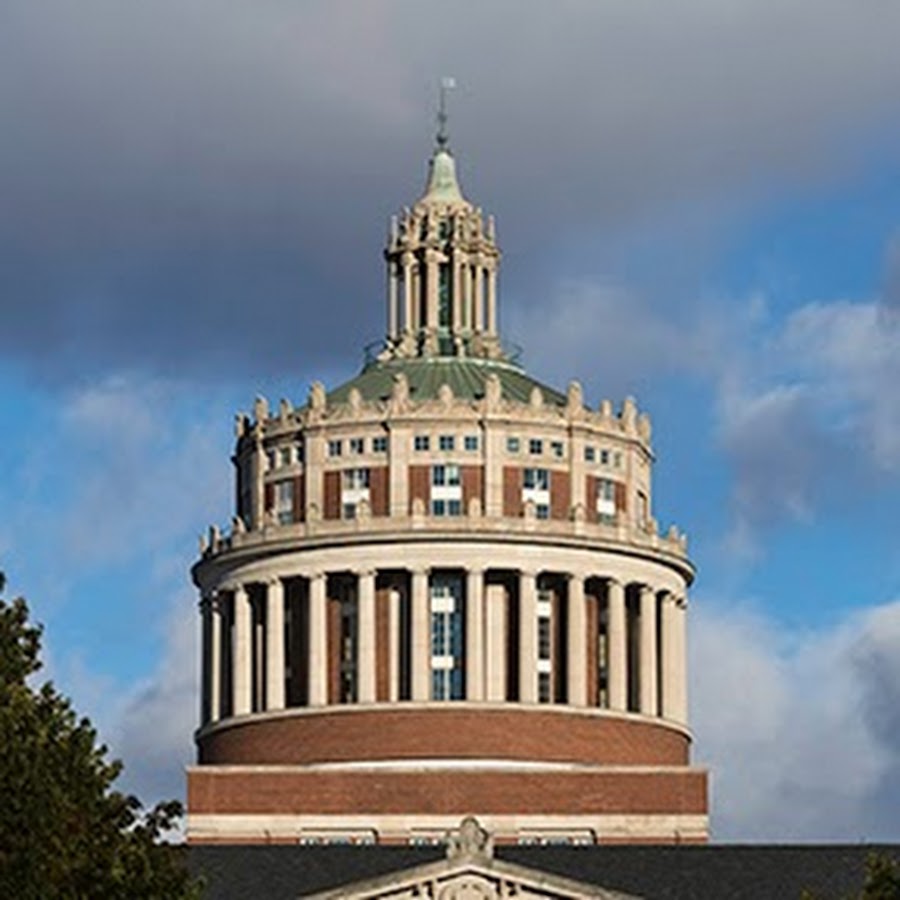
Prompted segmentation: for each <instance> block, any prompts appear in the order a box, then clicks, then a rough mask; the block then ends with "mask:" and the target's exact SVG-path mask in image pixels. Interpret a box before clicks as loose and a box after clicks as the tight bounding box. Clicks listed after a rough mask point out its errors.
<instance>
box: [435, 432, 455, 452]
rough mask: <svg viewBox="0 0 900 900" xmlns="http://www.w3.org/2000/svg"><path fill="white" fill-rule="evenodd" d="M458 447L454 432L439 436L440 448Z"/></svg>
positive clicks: (451, 448)
mask: <svg viewBox="0 0 900 900" xmlns="http://www.w3.org/2000/svg"><path fill="white" fill-rule="evenodd" d="M455 447H456V438H454V436H453V435H452V434H442V435H441V436H440V437H439V438H438V449H439V450H453V449H454V448H455Z"/></svg>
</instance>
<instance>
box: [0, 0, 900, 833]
mask: <svg viewBox="0 0 900 900" xmlns="http://www.w3.org/2000/svg"><path fill="white" fill-rule="evenodd" d="M898 33H900V7H897V6H896V5H894V4H884V3H876V2H865V3H862V4H854V5H853V7H852V8H851V7H849V6H848V5H847V4H845V3H841V2H838V0H817V2H815V3H813V2H811V0H789V2H785V0H778V2H775V0H754V2H738V0H736V2H732V3H709V2H706V0H686V2H684V3H682V4H679V10H678V13H677V15H676V14H675V13H674V12H673V11H672V10H671V9H669V8H668V7H665V8H664V7H663V6H662V5H652V4H636V3H634V2H633V0H628V2H626V0H610V2H607V3H603V4H598V3H594V2H590V3H588V2H576V0H556V2H554V3H552V4H551V3H534V4H530V5H529V6H528V7H527V13H526V12H524V11H523V7H522V6H521V4H518V3H515V2H512V0H496V2H493V3H491V4H478V3H474V2H468V0H462V2H458V3H456V4H454V5H453V7H452V8H451V7H447V6H446V4H436V3H429V2H426V3H408V2H403V0H396V2H394V0H391V2H388V0H385V2H379V3H362V2H346V3H341V4H332V3H325V2H310V3H306V4H303V5H302V6H301V5H293V4H283V3H279V2H275V0H260V2H257V3H254V4H252V5H246V4H232V3H221V2H217V3H213V2H212V0H194V2H191V3H188V4H185V3H175V2H170V0H157V2H154V3H153V4H143V5H135V6H129V7H128V8H125V7H123V6H122V5H121V4H119V3H115V2H111V0H82V2H81V3H79V4H78V6H77V9H76V8H75V7H74V6H72V5H71V4H67V3H63V2H56V0H46V2H43V3H40V4H35V3H32V2H19V0H11V2H7V3H5V4H4V5H3V8H2V10H0V120H2V121H3V123H4V127H3V133H4V137H3V140H2V141H0V198H2V202H0V313H2V318H0V409H2V410H3V413H4V421H5V423H6V427H5V428H4V440H3V441H2V442H0V471H2V473H3V475H2V479H0V510H2V516H0V566H2V567H3V568H4V569H5V570H6V573H7V575H8V578H9V581H10V592H11V593H22V594H25V595H26V596H27V597H28V598H29V601H30V602H31V605H32V609H33V612H34V616H35V618H37V619H38V620H40V621H41V622H43V623H44V624H45V626H46V634H45V644H46V656H47V669H48V673H49V674H50V675H51V676H52V677H53V678H54V679H56V680H57V681H58V682H59V684H60V686H61V687H62V689H63V690H65V691H67V692H68V693H70V694H71V695H72V696H73V697H74V699H75V701H76V704H77V706H78V708H79V709H80V710H82V711H83V712H85V713H87V714H89V715H90V716H91V717H92V718H93V719H94V720H95V721H96V722H97V723H98V724H99V726H100V727H101V730H102V733H103V736H104V738H105V739H106V740H107V741H108V742H109V743H110V744H111V746H112V747H113V749H114V751H115V752H116V753H117V754H121V755H122V756H123V757H124V759H125V762H126V772H127V776H126V777H127V779H128V784H129V785H130V786H131V787H132V788H133V789H136V790H138V791H139V793H140V794H141V795H142V796H143V797H144V798H145V799H147V800H148V801H150V800H153V799H156V798H157V797H161V796H170V795H179V794H180V793H181V792H182V791H183V776H182V766H183V765H184V764H185V763H186V762H188V761H189V760H190V758H191V738H190V734H191V731H192V729H193V727H194V724H195V719H196V710H197V705H198V704H197V698H196V668H197V660H196V625H197V622H196V597H195V596H194V593H193V590H192V588H191V586H190V583H189V578H188V569H189V566H190V564H191V562H192V560H193V559H194V554H195V552H196V541H197V536H198V534H199V533H200V532H202V531H203V530H204V529H205V528H206V527H207V526H208V525H209V524H210V523H212V522H218V523H221V524H224V523H226V522H227V521H228V519H229V517H230V514H231V511H230V502H231V490H232V486H231V472H230V463H229V461H228V458H229V454H230V451H231V444H232V421H233V418H232V417H233V414H234V413H235V412H236V411H237V410H240V409H248V408H249V407H250V406H251V404H252V401H253V397H254V396H255V394H256V393H264V394H266V395H267V396H268V397H269V398H270V400H277V399H278V398H279V397H281V396H287V397H290V398H292V400H294V402H300V401H302V400H303V398H304V397H305V396H306V392H307V390H308V386H309V384H310V382H311V381H313V380H314V379H321V380H323V381H324V382H325V383H326V384H335V383H336V382H338V381H339V380H341V379H343V378H345V377H347V376H349V375H351V374H352V373H353V372H354V371H355V370H356V369H357V367H358V366H359V364H360V361H361V354H360V350H361V348H362V346H363V345H364V344H365V343H367V342H368V341H370V340H372V339H374V338H377V337H378V335H379V334H380V332H381V329H382V327H383V324H382V322H383V299H382V286H383V272H382V268H381V267H382V261H381V256H380V254H381V247H382V241H383V239H384V234H385V229H386V224H387V218H388V216H389V215H390V214H391V213H393V212H395V211H397V210H398V209H400V208H401V207H402V206H403V205H404V204H407V203H410V202H411V201H413V200H414V199H415V198H416V196H417V195H418V192H419V191H420V190H421V187H422V185H423V182H424V177H425V165H426V160H427V156H428V153H429V151H430V147H431V141H432V132H433V118H432V117H433V107H434V99H435V93H436V85H437V83H438V81H439V78H440V76H441V75H443V74H446V73H449V74H453V75H455V77H456V79H457V82H458V85H459V86H458V88H457V90H456V91H455V93H454V94H453V96H452V98H451V143H452V146H453V149H454V151H455V152H456V155H457V159H458V165H459V170H460V175H461V180H462V184H463V189H464V191H465V192H466V193H467V195H468V196H469V197H470V198H472V199H473V200H475V202H477V203H479V204H482V205H483V206H484V207H485V209H486V210H488V211H491V212H493V213H494V214H495V215H496V217H497V225H498V237H499V241H500V244H501V248H502V250H503V252H504V259H503V263H502V269H501V316H502V322H501V324H502V328H503V331H504V334H505V335H506V336H507V337H508V338H510V339H512V340H515V341H517V342H518V343H520V344H522V345H523V346H524V348H525V357H524V359H525V362H526V365H527V366H528V367H529V368H530V369H531V370H532V371H533V372H534V374H535V375H537V376H538V377H540V378H542V379H545V380H548V381H550V382H552V383H555V384H557V385H559V386H562V387H564V386H565V384H566V383H567V381H568V380H569V379H570V378H572V377H576V378H578V379H579V380H580V381H581V382H582V384H583V385H584V388H585V394H586V396H587V398H588V399H589V401H590V402H592V403H597V402H599V400H600V399H601V398H602V397H610V398H611V399H613V400H614V401H615V402H617V403H618V402H620V401H621V399H622V398H623V397H624V396H626V395H627V394H635V395H636V396H637V398H638V400H639V403H640V405H641V407H642V408H645V409H647V410H649V412H650V413H651V415H652V417H653V422H654V444H655V447H656V451H657V453H658V463H657V468H656V482H655V484H656V488H655V506H656V513H657V515H658V517H659V519H660V521H661V522H662V523H663V524H664V525H666V524H668V523H669V522H671V521H674V522H677V523H678V524H679V526H681V527H683V528H685V529H686V530H687V532H688V534H689V537H690V541H691V543H690V547H691V552H692V555H693V557H694V559H695V561H696V563H697V566H698V570H699V577H698V581H697V584H696V586H695V588H694V591H693V595H692V608H691V656H692V685H691V687H692V716H693V723H694V726H695V732H696V745H695V751H696V752H695V756H696V758H697V760H698V761H701V762H703V763H705V764H708V765H709V766H710V767H711V768H712V771H713V801H714V819H713V828H714V832H715V834H716V836H717V837H719V838H720V839H723V840H850V841H856V840H860V839H872V840H874V839H881V840H894V841H898V840H900V814H898V813H897V810H898V809H900V787H898V785H900V715H898V713H897V710H898V709H900V531H898V529H897V526H896V512H897V510H898V506H900V390H898V386H900V164H898V162H897V160H898V159H900V125H898V124H897V123H898V122H900V100H898V99H897V98H898V97H900V62H898V58H897V54H896V46H895V43H896V41H895V37H896V34H898Z"/></svg>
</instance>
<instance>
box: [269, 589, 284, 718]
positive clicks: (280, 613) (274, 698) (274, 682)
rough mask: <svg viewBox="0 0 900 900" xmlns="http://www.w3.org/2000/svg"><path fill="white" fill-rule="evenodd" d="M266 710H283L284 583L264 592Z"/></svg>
mask: <svg viewBox="0 0 900 900" xmlns="http://www.w3.org/2000/svg"><path fill="white" fill-rule="evenodd" d="M266 709H284V582H283V581H282V580H281V579H280V578H273V579H272V580H271V581H270V582H269V584H268V587H267V590H266Z"/></svg>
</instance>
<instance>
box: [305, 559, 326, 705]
mask: <svg viewBox="0 0 900 900" xmlns="http://www.w3.org/2000/svg"><path fill="white" fill-rule="evenodd" d="M325 588H326V584H325V573H324V572H315V573H314V574H312V575H310V576H309V705H310V706H325V705H326V704H327V703H328V607H327V603H328V601H327V598H326V591H325Z"/></svg>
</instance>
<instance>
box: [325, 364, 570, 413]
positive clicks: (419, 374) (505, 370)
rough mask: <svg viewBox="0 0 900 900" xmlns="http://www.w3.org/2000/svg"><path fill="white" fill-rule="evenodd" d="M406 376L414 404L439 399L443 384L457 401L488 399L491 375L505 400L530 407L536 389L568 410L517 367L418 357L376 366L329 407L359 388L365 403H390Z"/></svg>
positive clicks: (332, 395)
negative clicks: (401, 377) (486, 391)
mask: <svg viewBox="0 0 900 900" xmlns="http://www.w3.org/2000/svg"><path fill="white" fill-rule="evenodd" d="M400 372H402V373H403V374H404V375H406V377H407V379H408V381H409V394H410V397H411V398H412V399H413V400H423V399H429V398H434V397H437V395H438V390H439V389H440V387H441V385H442V384H448V385H450V387H451V388H452V390H453V393H454V395H455V396H457V397H463V398H465V399H469V400H477V399H479V398H480V397H483V396H484V383H485V380H486V379H487V377H488V375H490V374H495V375H497V377H498V378H499V379H500V386H501V388H502V389H503V396H504V397H507V398H509V399H511V400H518V401H520V402H522V403H527V402H528V401H529V399H530V398H531V392H532V390H533V389H534V388H536V387H537V388H540V389H541V391H542V393H543V395H544V402H545V403H547V404H549V405H555V406H565V405H566V397H565V394H561V393H560V392H559V391H557V390H556V389H555V388H552V387H548V386H547V385H545V384H541V383H540V382H539V381H535V380H534V379H533V378H532V377H531V376H530V375H528V374H527V373H526V372H525V371H524V369H522V368H520V367H519V366H517V365H516V364H515V363H511V362H505V361H496V360H486V359H477V358H466V357H447V356H434V357H426V358H423V357H414V358H411V359H391V360H387V361H385V362H372V363H369V365H367V366H366V367H365V368H364V369H363V370H362V372H360V373H359V375H357V376H356V377H355V378H352V379H351V380H350V381H347V382H345V383H344V384H342V385H340V386H339V387H336V388H335V389H334V390H332V391H329V392H328V402H329V403H346V402H347V398H348V396H349V395H350V391H351V390H352V389H353V388H356V389H357V390H358V391H359V393H360V395H361V396H362V399H363V400H386V399H387V398H388V397H390V395H391V388H392V386H393V383H394V376H395V375H396V374H398V373H400Z"/></svg>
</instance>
